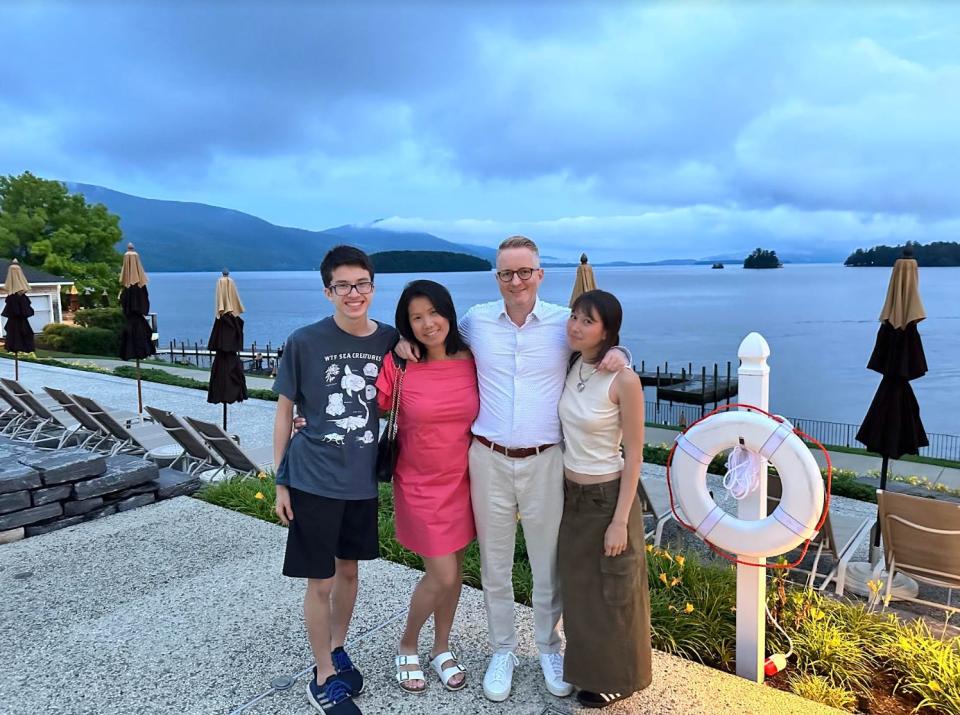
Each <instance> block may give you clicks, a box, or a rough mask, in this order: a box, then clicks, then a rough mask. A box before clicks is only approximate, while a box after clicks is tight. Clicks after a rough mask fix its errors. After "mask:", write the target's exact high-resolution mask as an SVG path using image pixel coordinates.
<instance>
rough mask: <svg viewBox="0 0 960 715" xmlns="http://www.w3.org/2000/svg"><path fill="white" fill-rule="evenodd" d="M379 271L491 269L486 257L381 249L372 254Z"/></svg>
mask: <svg viewBox="0 0 960 715" xmlns="http://www.w3.org/2000/svg"><path fill="white" fill-rule="evenodd" d="M370 258H371V260H373V267H374V269H375V270H376V271H377V273H463V272H467V271H489V270H492V269H493V264H491V263H490V261H488V260H486V259H485V258H478V257H477V256H470V255H468V254H466V253H453V252H451V251H380V252H379V253H373V254H371V255H370Z"/></svg>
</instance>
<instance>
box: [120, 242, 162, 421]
mask: <svg viewBox="0 0 960 715" xmlns="http://www.w3.org/2000/svg"><path fill="white" fill-rule="evenodd" d="M120 284H121V285H122V286H123V288H121V289H120V309H121V310H122V311H123V317H124V318H125V319H126V320H125V322H124V325H123V332H122V333H121V335H120V357H121V358H123V359H124V360H136V361H137V411H138V412H139V413H140V414H143V391H142V386H141V382H140V361H141V360H142V359H143V358H145V357H150V356H151V355H154V354H155V353H156V352H157V349H156V347H154V345H153V330H152V329H151V328H150V323H148V322H147V315H149V314H150V295H149V293H148V292H147V274H146V273H145V272H144V270H143V264H142V263H140V256H139V254H137V252H136V251H134V250H133V244H132V243H128V244H127V252H126V253H124V254H123V267H122V268H121V269H120Z"/></svg>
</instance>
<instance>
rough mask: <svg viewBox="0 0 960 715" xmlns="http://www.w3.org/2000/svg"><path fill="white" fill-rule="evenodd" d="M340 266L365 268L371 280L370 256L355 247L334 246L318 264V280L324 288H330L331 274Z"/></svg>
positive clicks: (371, 266)
mask: <svg viewBox="0 0 960 715" xmlns="http://www.w3.org/2000/svg"><path fill="white" fill-rule="evenodd" d="M340 266H356V267H357V268H365V269H366V271H367V273H369V274H370V280H371V281H372V280H373V261H371V260H370V256H368V255H367V254H366V253H364V252H363V251H361V250H360V249H359V248H356V247H355V246H334V247H333V248H331V249H330V250H329V251H327V255H325V256H324V257H323V262H322V263H321V264H320V278H321V279H322V280H323V285H324V287H326V288H329V287H330V283H331V281H333V272H334V271H335V270H336V269H337V268H339V267H340Z"/></svg>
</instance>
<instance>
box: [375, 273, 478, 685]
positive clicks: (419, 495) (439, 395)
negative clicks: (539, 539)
mask: <svg viewBox="0 0 960 715" xmlns="http://www.w3.org/2000/svg"><path fill="white" fill-rule="evenodd" d="M396 326H397V330H398V331H399V332H400V335H401V336H403V337H404V338H406V339H407V340H408V341H410V342H411V343H413V344H414V345H416V346H417V347H418V348H419V349H420V355H422V356H425V358H426V359H423V358H421V360H420V362H418V363H408V364H407V366H406V371H405V373H404V375H403V382H402V386H401V388H400V406H399V408H398V416H397V426H398V432H397V446H398V448H399V456H398V458H397V465H396V468H395V469H394V473H393V474H394V476H393V500H394V510H395V522H396V529H397V541H399V542H400V543H401V544H402V545H403V546H405V547H406V548H408V549H410V550H411V551H413V552H414V553H416V554H419V555H420V556H421V557H422V558H423V563H424V566H425V568H426V573H425V574H424V576H423V578H421V579H420V582H419V583H418V584H417V587H416V588H415V589H414V591H413V597H412V599H411V601H410V611H409V613H408V614H407V624H406V628H405V630H404V632H403V636H402V637H401V638H400V644H399V648H398V655H397V657H396V661H395V664H396V679H397V683H398V684H399V685H400V687H401V688H402V689H403V690H405V691H407V692H411V693H421V692H423V691H424V690H425V689H426V680H425V677H424V674H423V670H422V669H421V666H420V660H419V654H418V650H417V643H418V640H419V637H420V629H421V628H422V627H423V624H424V623H425V622H426V620H427V618H429V617H430V616H431V615H433V621H434V640H433V649H432V650H431V652H430V666H431V668H432V669H433V670H434V671H435V672H436V673H437V675H438V676H439V678H440V682H441V683H442V684H443V686H444V687H445V688H447V689H448V690H460V689H461V688H463V687H464V686H465V685H466V675H465V671H464V669H463V667H462V666H461V665H460V663H459V662H458V661H457V657H456V656H455V655H454V654H453V653H452V652H451V651H450V643H449V639H450V630H451V628H452V627H453V619H454V614H455V613H456V610H457V603H458V601H459V600H460V585H461V582H462V578H463V554H464V552H465V551H466V548H467V546H468V545H469V544H470V542H471V541H473V539H474V537H475V536H476V531H475V529H474V524H473V509H472V507H471V505H470V482H469V478H468V474H467V452H468V450H469V448H470V439H471V435H470V428H471V426H472V425H473V421H474V420H475V419H476V417H477V413H478V412H479V410H480V397H479V394H478V391H477V373H476V366H475V365H474V362H473V357H472V356H471V354H470V352H469V351H468V350H467V349H466V346H465V344H464V342H463V339H462V338H461V336H460V332H459V330H458V329H457V315H456V311H455V309H454V307H453V300H452V299H451V298H450V293H449V292H447V289H446V288H444V287H443V286H442V285H440V284H439V283H435V282H434V281H427V280H418V281H413V282H412V283H410V284H408V285H407V287H406V288H405V289H404V291H403V293H402V294H401V295H400V300H399V302H398V304H397V315H396ZM398 372H399V371H398V368H397V365H396V363H395V362H394V359H393V355H392V354H388V355H387V356H386V358H385V359H384V361H383V369H382V370H381V372H380V375H379V377H378V378H377V391H378V395H377V399H378V401H379V403H380V407H381V408H382V409H385V410H386V409H389V408H390V406H391V404H392V399H393V389H394V386H395V385H396V384H397V377H398Z"/></svg>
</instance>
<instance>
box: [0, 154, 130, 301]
mask: <svg viewBox="0 0 960 715" xmlns="http://www.w3.org/2000/svg"><path fill="white" fill-rule="evenodd" d="M121 237H122V233H121V231H120V218H119V217H118V216H115V215H114V214H111V213H110V212H109V211H107V207H106V206H104V205H103V204H95V205H90V204H88V203H87V202H86V199H84V197H83V196H82V195H80V194H71V193H69V192H68V191H67V187H66V185H65V184H63V183H62V182H60V181H50V180H48V179H41V178H40V177H37V176H34V175H33V174H31V173H30V172H29V171H26V172H24V173H23V174H21V175H20V176H12V175H11V176H0V256H4V257H6V258H17V259H19V260H20V262H21V263H24V264H26V265H29V266H35V267H36V268H39V269H41V270H44V271H47V272H49V273H54V274H56V275H60V276H66V277H69V278H71V279H73V280H74V281H75V282H76V284H77V289H78V290H79V291H80V292H83V291H84V289H87V288H91V289H93V291H94V292H95V293H96V294H100V293H101V292H102V291H103V290H104V289H106V291H107V294H108V295H110V296H116V294H117V291H118V286H117V274H118V272H119V270H120V264H121V262H122V260H123V257H122V256H121V255H120V254H119V253H118V252H117V250H116V248H114V246H115V245H116V244H117V243H118V242H119V241H120V239H121Z"/></svg>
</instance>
